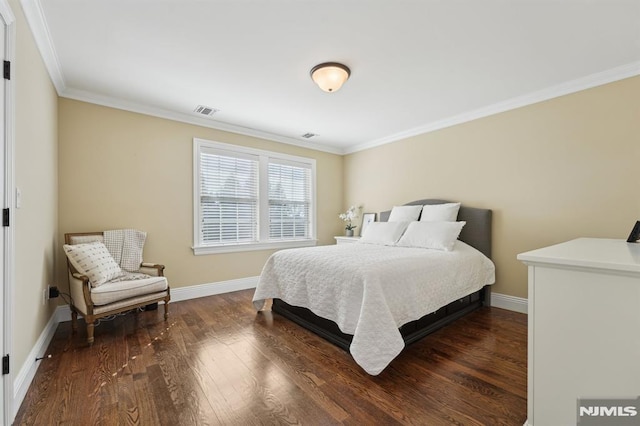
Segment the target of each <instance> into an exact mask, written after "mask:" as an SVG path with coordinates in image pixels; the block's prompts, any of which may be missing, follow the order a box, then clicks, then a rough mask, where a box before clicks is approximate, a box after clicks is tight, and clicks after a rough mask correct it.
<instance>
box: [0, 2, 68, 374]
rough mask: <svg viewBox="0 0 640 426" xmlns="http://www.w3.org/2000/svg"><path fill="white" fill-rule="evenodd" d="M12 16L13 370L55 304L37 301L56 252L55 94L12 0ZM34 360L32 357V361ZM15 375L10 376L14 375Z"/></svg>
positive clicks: (22, 360) (50, 278) (48, 278)
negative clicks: (18, 197)
mask: <svg viewBox="0 0 640 426" xmlns="http://www.w3.org/2000/svg"><path fill="white" fill-rule="evenodd" d="M9 3H10V5H11V9H12V11H13V13H14V15H15V16H16V24H15V26H16V58H15V63H14V64H13V66H12V68H13V69H12V79H13V80H14V82H15V86H14V88H15V108H16V109H15V152H14V155H15V157H14V159H15V163H14V164H15V186H16V187H18V188H20V190H21V192H22V207H21V208H20V209H14V236H15V253H14V255H15V271H14V273H15V281H14V284H13V290H14V302H15V303H13V306H14V308H13V321H12V324H13V332H12V340H13V342H12V344H13V350H12V354H11V358H12V365H13V368H14V370H13V371H14V374H17V372H18V369H20V368H21V367H22V366H23V364H24V363H25V362H26V361H27V359H26V358H27V355H28V354H29V352H30V351H31V349H32V348H33V347H34V345H35V343H36V341H37V339H38V337H39V336H40V334H41V333H42V330H43V329H44V328H45V325H46V324H47V322H48V321H49V319H50V317H51V315H52V313H53V309H54V308H55V306H56V304H55V303H54V302H53V301H51V302H48V303H47V304H46V305H43V304H42V293H43V290H44V289H45V288H46V286H47V285H48V284H52V283H53V282H54V281H55V277H54V265H55V262H56V256H58V255H59V253H58V249H57V247H58V241H57V229H58V178H57V176H58V168H57V165H58V155H57V150H58V148H57V99H58V97H57V94H56V92H55V89H54V87H53V85H52V84H51V80H50V79H49V75H48V73H47V70H46V68H45V66H44V63H43V62H42V59H41V57H40V53H39V52H38V50H37V48H36V45H35V42H34V40H33V37H32V35H31V31H30V29H29V27H28V25H27V23H26V21H25V19H24V15H23V13H22V9H21V6H20V4H19V2H18V1H17V0H10V2H9ZM34 362H35V361H34ZM14 377H15V376H14Z"/></svg>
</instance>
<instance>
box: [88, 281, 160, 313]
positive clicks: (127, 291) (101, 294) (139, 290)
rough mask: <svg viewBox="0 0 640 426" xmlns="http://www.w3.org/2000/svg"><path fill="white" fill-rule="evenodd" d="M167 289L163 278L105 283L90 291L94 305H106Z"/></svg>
mask: <svg viewBox="0 0 640 426" xmlns="http://www.w3.org/2000/svg"><path fill="white" fill-rule="evenodd" d="M168 287H169V285H168V283H167V279H166V278H165V277H148V278H143V279H136V280H130V281H117V282H107V283H105V284H103V285H101V286H100V287H95V288H92V289H91V300H92V301H93V304H94V305H98V306H99V305H108V304H109V303H114V302H117V301H119V300H124V299H130V298H132V297H137V296H141V295H145V294H151V293H157V292H161V291H164V290H166V289H167V288H168Z"/></svg>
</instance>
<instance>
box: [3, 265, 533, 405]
mask: <svg viewBox="0 0 640 426" xmlns="http://www.w3.org/2000/svg"><path fill="white" fill-rule="evenodd" d="M258 278H259V277H247V278H240V279H236V280H228V281H220V282H217V283H207V284H199V285H193V286H189V287H178V288H174V289H171V301H172V302H181V301H184V300H190V299H197V298H199V297H206V296H214V295H216V294H223V293H231V292H233V291H238V290H246V289H249V288H255V287H256V285H257V284H258ZM491 306H495V307H496V308H502V309H508V310H510V311H516V312H520V313H524V314H526V313H527V299H524V298H521V297H515V296H509V295H506V294H500V293H495V292H492V293H491ZM65 321H71V311H70V310H69V305H62V306H58V307H57V309H56V310H55V312H54V313H53V315H51V318H50V319H49V322H48V323H47V325H46V326H45V328H44V330H43V331H42V333H41V334H40V337H39V338H38V340H37V341H36V344H35V345H34V347H33V349H31V352H30V353H29V355H28V356H27V360H26V361H25V363H24V364H23V366H22V368H20V371H19V372H18V375H17V376H16V378H15V380H14V382H13V389H14V392H13V395H14V399H13V402H14V407H13V416H14V417H15V414H16V413H17V412H18V409H19V408H20V404H22V401H23V399H24V397H25V395H26V394H27V390H28V389H29V386H30V385H31V382H32V381H33V378H34V377H35V374H36V370H37V369H38V362H37V361H35V359H36V358H38V357H41V356H43V355H44V354H45V351H46V350H47V348H48V347H49V343H51V339H53V335H54V333H55V331H56V329H57V327H58V324H59V323H61V322H65Z"/></svg>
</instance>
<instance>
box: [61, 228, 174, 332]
mask: <svg viewBox="0 0 640 426" xmlns="http://www.w3.org/2000/svg"><path fill="white" fill-rule="evenodd" d="M64 240H65V243H66V244H69V245H75V244H84V243H91V242H103V240H104V233H103V232H85V233H70V234H65V235H64ZM67 265H68V273H69V290H70V294H71V305H70V308H71V321H72V329H73V332H74V333H75V332H76V331H77V330H78V313H80V314H81V315H82V316H83V317H84V319H85V321H86V323H87V342H88V343H89V344H92V343H93V341H94V337H93V334H94V323H95V321H96V320H97V319H100V318H104V317H108V316H111V315H115V314H118V313H121V312H126V311H129V310H134V309H135V310H136V311H137V308H139V307H142V306H146V305H150V304H153V303H157V302H160V301H164V319H165V320H166V319H167V318H168V316H169V301H170V300H171V295H170V288H169V284H168V282H167V279H166V278H165V277H164V265H159V264H154V263H146V262H143V263H141V264H140V269H139V270H138V271H137V272H138V273H142V274H146V275H149V277H147V278H144V277H142V278H141V277H139V276H138V277H136V279H134V280H114V282H107V283H105V284H102V285H100V286H93V285H92V283H91V282H90V280H89V277H87V276H86V275H82V274H81V273H79V272H78V271H77V270H76V268H75V267H74V266H73V264H72V263H71V262H70V261H69V259H67Z"/></svg>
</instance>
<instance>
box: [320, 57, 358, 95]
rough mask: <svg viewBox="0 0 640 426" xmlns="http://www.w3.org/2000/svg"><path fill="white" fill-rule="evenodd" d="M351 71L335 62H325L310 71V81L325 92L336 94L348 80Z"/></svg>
mask: <svg viewBox="0 0 640 426" xmlns="http://www.w3.org/2000/svg"><path fill="white" fill-rule="evenodd" d="M350 75H351V70H350V69H349V67H347V66H346V65H342V64H339V63H337V62H325V63H322V64H319V65H316V66H315V67H313V68H312V69H311V79H312V80H313V81H314V82H315V83H316V84H317V85H318V87H320V89H322V90H324V91H325V92H329V93H331V92H337V91H338V90H340V88H341V87H342V85H343V84H344V82H345V81H347V80H348V79H349V76H350Z"/></svg>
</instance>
